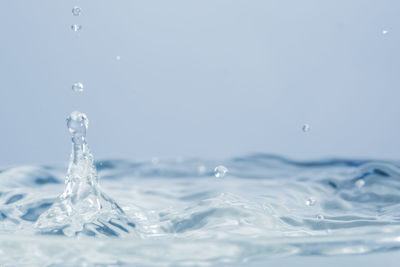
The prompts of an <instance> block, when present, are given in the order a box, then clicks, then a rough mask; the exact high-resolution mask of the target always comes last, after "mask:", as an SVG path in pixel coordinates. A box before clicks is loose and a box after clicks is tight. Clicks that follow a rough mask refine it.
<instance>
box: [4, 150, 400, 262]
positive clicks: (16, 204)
mask: <svg viewBox="0 0 400 267" xmlns="http://www.w3.org/2000/svg"><path fill="white" fill-rule="evenodd" d="M217 165H223V166H226V167H227V168H228V170H229V172H228V173H227V175H226V176H225V177H223V178H216V177H215V176H214V168H215V167H216V166H217ZM398 166H399V165H398V163H397V162H389V161H368V160H340V159H339V160H325V161H313V162H296V161H291V160H288V159H285V158H281V157H277V156H271V155H251V156H245V157H239V158H233V159H230V160H226V161H216V160H201V159H179V160H169V161H163V160H160V161H135V162H129V161H123V160H105V161H99V162H96V168H97V170H98V174H99V177H100V184H101V188H102V190H103V191H104V192H107V194H108V195H109V196H110V197H112V198H113V199H114V200H116V201H117V202H118V203H119V206H120V207H121V209H122V210H123V211H124V212H125V214H126V215H127V216H128V217H129V218H130V219H131V220H132V221H133V222H134V223H135V228H134V231H133V232H134V234H132V235H126V234H124V231H123V229H121V228H120V227H118V225H112V224H111V225H107V226H104V227H103V228H102V227H100V226H99V224H98V223H97V224H93V227H94V228H95V229H97V230H94V231H93V233H92V236H87V235H82V236H81V235H78V236H77V237H66V236H63V232H62V231H61V232H53V233H43V232H38V230H37V228H36V227H35V224H36V221H37V220H38V218H39V216H40V215H41V214H42V213H44V212H46V211H47V210H48V209H49V208H50V207H51V205H52V204H53V202H54V201H55V200H56V198H57V196H58V195H59V194H60V193H62V192H63V190H64V179H65V172H66V166H61V165H60V166H56V165H52V166H16V167H9V168H0V237H1V238H0V259H1V260H0V263H1V264H5V265H7V264H14V265H15V264H17V265H19V264H26V265H31V266H35V265H40V266H65V265H67V266H68V265H70V266H103V265H104V266H109V265H116V266H130V265H131V264H136V266H147V265H148V266H154V265H159V266H191V265H196V266H198V265H205V266H207V265H218V264H229V263H240V262H249V261H252V260H255V259H257V260H260V259H263V258H270V257H277V256H287V255H344V254H362V253H371V252H376V251H389V250H394V249H397V248H399V246H400V205H399V204H400V194H399V190H400V172H399V167H398ZM96 227H99V228H96ZM99 229H100V230H99ZM104 229H105V230H104ZM60 264H62V265H60Z"/></svg>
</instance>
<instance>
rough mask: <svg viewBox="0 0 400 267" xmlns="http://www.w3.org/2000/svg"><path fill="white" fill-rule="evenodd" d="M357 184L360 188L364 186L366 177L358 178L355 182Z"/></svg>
mask: <svg viewBox="0 0 400 267" xmlns="http://www.w3.org/2000/svg"><path fill="white" fill-rule="evenodd" d="M355 185H356V186H357V187H358V188H361V187H363V186H364V185H365V181H364V179H358V180H357V181H356V182H355Z"/></svg>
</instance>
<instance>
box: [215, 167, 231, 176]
mask: <svg viewBox="0 0 400 267" xmlns="http://www.w3.org/2000/svg"><path fill="white" fill-rule="evenodd" d="M227 172H228V169H227V168H226V167H225V166H222V165H219V166H217V167H215V169H214V175H215V177H217V178H223V177H224V176H225V174H226V173H227Z"/></svg>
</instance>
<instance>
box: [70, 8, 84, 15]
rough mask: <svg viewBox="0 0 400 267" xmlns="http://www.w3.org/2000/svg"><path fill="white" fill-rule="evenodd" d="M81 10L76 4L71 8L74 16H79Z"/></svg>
mask: <svg viewBox="0 0 400 267" xmlns="http://www.w3.org/2000/svg"><path fill="white" fill-rule="evenodd" d="M81 12H82V9H81V8H80V7H78V6H74V8H73V9H72V15H74V16H79V15H80V14H81Z"/></svg>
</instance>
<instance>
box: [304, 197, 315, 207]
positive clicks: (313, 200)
mask: <svg viewBox="0 0 400 267" xmlns="http://www.w3.org/2000/svg"><path fill="white" fill-rule="evenodd" d="M315 203H317V201H316V200H315V199H314V198H309V199H307V201H306V205H307V206H314V205H315Z"/></svg>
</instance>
